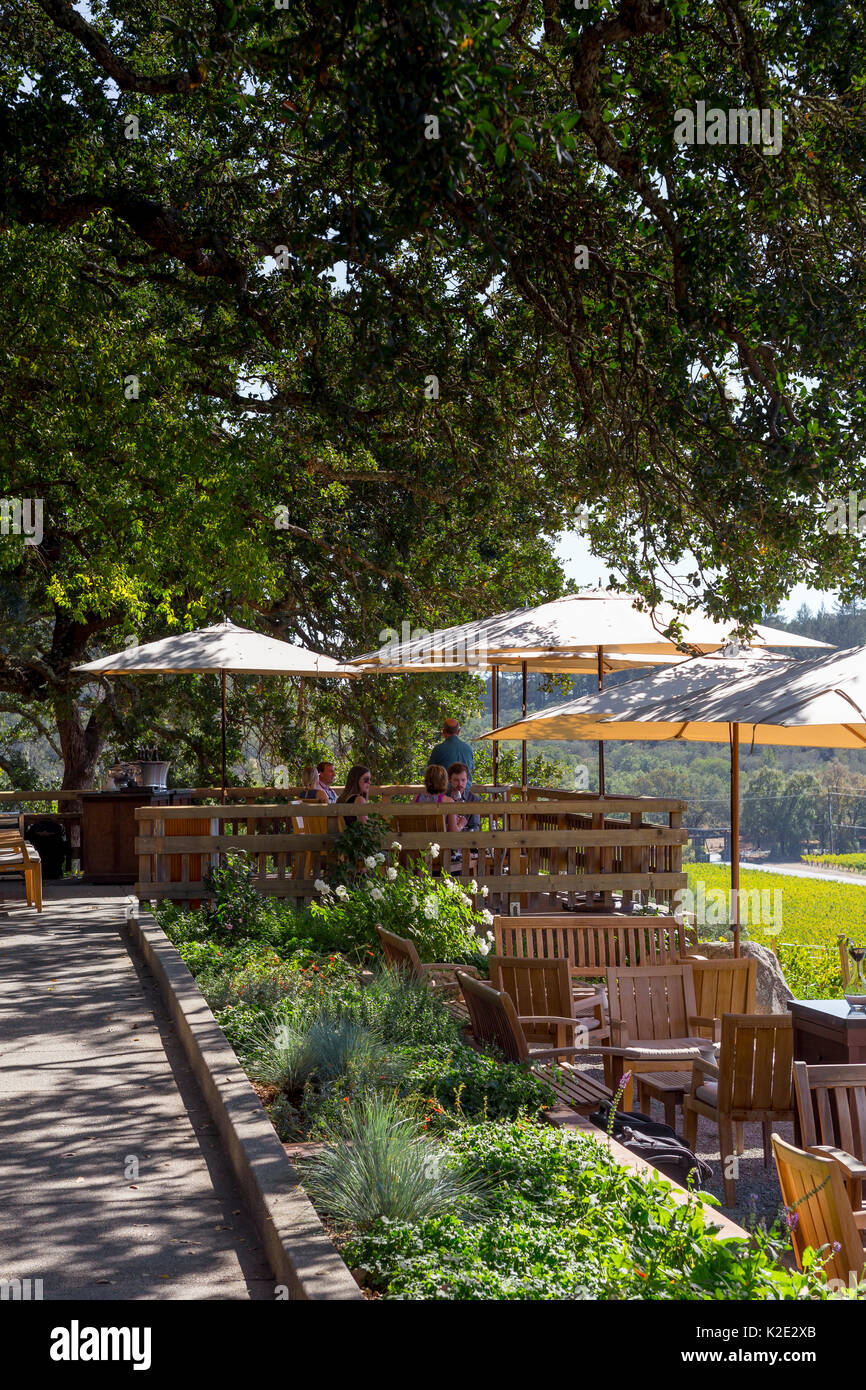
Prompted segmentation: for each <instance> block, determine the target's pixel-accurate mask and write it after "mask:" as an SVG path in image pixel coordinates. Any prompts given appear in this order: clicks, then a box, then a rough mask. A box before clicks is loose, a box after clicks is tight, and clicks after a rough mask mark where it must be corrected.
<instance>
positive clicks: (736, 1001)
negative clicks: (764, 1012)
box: [684, 955, 758, 1042]
mask: <svg viewBox="0 0 866 1390" xmlns="http://www.w3.org/2000/svg"><path fill="white" fill-rule="evenodd" d="M685 961H687V962H688V963H689V964H690V965H691V967H692V977H693V979H694V983H695V1007H696V1010H697V1016H696V1024H697V1031H698V1033H700V1034H701V1035H702V1036H704V1037H709V1038H712V1039H713V1041H714V1042H719V1041H720V1040H721V1036H722V1031H721V1030H722V1015H723V1014H753V1013H754V1012H755V994H756V991H757V987H758V962H757V961H756V960H755V958H754V956H739V957H738V958H737V959H734V958H733V957H731V958H728V957H722V958H721V959H720V960H707V959H706V958H705V957H703V956H697V955H688V956H685V957H684V962H685Z"/></svg>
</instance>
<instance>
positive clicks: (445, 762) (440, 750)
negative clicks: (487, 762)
mask: <svg viewBox="0 0 866 1390" xmlns="http://www.w3.org/2000/svg"><path fill="white" fill-rule="evenodd" d="M459 733H460V725H459V724H458V722H457V720H456V719H446V720H445V723H444V724H443V725H442V742H441V743H437V744H436V747H435V748H434V749H433V751H432V752H431V754H430V756H429V758H428V759H427V766H428V767H430V766H431V765H432V764H433V763H438V764H439V766H440V767H444V768H445V771H446V772H447V771H448V769H449V767H450V766H451V764H452V763H465V764H466V767H467V769H468V771H469V782H468V785H469V786H471V785H472V773H473V771H474V769H475V753H474V750H473V749H472V748H471V746H470V745H469V744H468V743H464V742H463V740H462V738H458V734H459Z"/></svg>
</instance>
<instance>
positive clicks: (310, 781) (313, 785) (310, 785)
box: [299, 764, 328, 806]
mask: <svg viewBox="0 0 866 1390" xmlns="http://www.w3.org/2000/svg"><path fill="white" fill-rule="evenodd" d="M301 786H302V787H303V791H302V792H301V795H300V797H299V800H300V801H322V802H324V804H325V805H326V806H327V805H328V797H327V794H326V793H325V789H324V787H323V786H322V785H321V783H320V782H319V774H318V771H317V770H316V768H314V767H313V766H312V764H310V765H309V766H308V767H305V768H304V770H303V772H302V773H301Z"/></svg>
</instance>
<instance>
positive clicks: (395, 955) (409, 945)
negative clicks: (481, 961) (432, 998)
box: [376, 925, 478, 1023]
mask: <svg viewBox="0 0 866 1390" xmlns="http://www.w3.org/2000/svg"><path fill="white" fill-rule="evenodd" d="M376 935H377V936H378V938H379V944H380V945H381V947H382V955H383V956H384V957H385V964H386V965H387V966H388V967H389V968H390V969H391V970H401V971H404V972H405V973H406V974H407V975H409V976H410V977H411V978H412V979H413V980H426V981H427V983H428V984H429V986H430V988H431V989H435V990H442V991H444V992H445V993H447V994H448V995H449V999H448V1006H449V1008H450V1010H451V1012H452V1013H453V1014H454V1016H455V1018H456V1019H457V1020H458V1022H459V1023H466V1022H468V1019H469V1015H468V1013H467V1010H466V1005H465V1004H464V1003H463V1001H462V999H461V997H460V994H459V992H458V988H459V987H458V985H457V979H456V975H457V971H458V970H460V971H462V972H463V973H464V974H466V975H472V976H477V975H478V971H477V969H476V967H475V966H474V965H457V964H455V963H454V962H453V961H438V960H437V961H430V962H426V963H425V962H424V961H422V959H421V957H420V956H419V955H418V951H417V950H416V947H415V943H414V941H410V940H409V938H408V937H406V936H395V934H394V933H393V932H390V931H386V930H385V928H384V927H382V926H378V925H377V927H376ZM437 974H439V975H444V976H446V977H447V976H448V975H451V976H452V978H451V979H450V980H449V979H447V978H446V979H444V980H437V979H436V975H437ZM450 996H453V997H450Z"/></svg>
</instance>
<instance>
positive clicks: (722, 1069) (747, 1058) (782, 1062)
mask: <svg viewBox="0 0 866 1390" xmlns="http://www.w3.org/2000/svg"><path fill="white" fill-rule="evenodd" d="M793 1056H794V1027H793V1021H792V1019H791V1015H790V1014H725V1015H724V1017H723V1018H722V1041H721V1047H720V1049H719V1060H718V1063H717V1064H716V1063H713V1062H709V1061H700V1062H695V1064H694V1067H693V1070H692V1090H691V1095H688V1096H686V1098H685V1100H684V1101H683V1131H684V1137H685V1141H686V1143H687V1144H688V1146H689V1148H691V1149H693V1148H694V1146H695V1143H696V1141H697V1135H698V1116H699V1115H703V1116H704V1118H705V1119H708V1120H714V1121H715V1122H716V1125H717V1126H718V1131H719V1155H720V1157H721V1161H722V1176H723V1180H724V1186H725V1202H726V1203H727V1205H728V1206H729V1207H732V1206H733V1205H734V1204H735V1202H736V1200H737V1184H736V1179H735V1178H734V1177H733V1176H729V1173H730V1165H729V1162H728V1160H729V1159H731V1158H732V1157H734V1155H735V1154H740V1153H742V1152H743V1124H744V1122H745V1121H747V1120H749V1121H755V1122H759V1123H760V1124H761V1125H762V1127H763V1135H764V1167H766V1166H767V1163H768V1161H769V1153H768V1150H769V1144H770V1124H771V1122H772V1121H774V1120H775V1121H781V1120H793V1118H794V1097H793Z"/></svg>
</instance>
